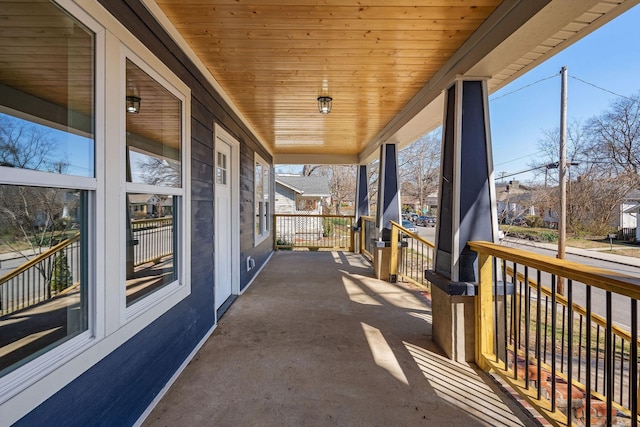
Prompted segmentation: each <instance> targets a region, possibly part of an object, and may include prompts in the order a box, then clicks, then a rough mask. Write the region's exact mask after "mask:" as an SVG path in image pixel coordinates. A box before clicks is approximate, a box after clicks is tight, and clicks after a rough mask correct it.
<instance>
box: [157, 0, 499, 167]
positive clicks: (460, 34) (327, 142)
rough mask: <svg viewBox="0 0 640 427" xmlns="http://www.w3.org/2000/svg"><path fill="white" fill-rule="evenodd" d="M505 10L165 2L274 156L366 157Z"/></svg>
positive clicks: (493, 0) (463, 1) (468, 2)
mask: <svg viewBox="0 0 640 427" xmlns="http://www.w3.org/2000/svg"><path fill="white" fill-rule="evenodd" d="M499 3H500V1H499V0H455V1H454V0H369V1H362V0H298V1H287V0H157V4H158V6H159V7H160V8H161V9H162V11H163V13H164V14H165V15H166V16H167V18H168V19H169V20H170V21H171V23H172V25H173V26H174V27H175V28H176V29H177V30H178V31H179V32H180V34H181V36H182V37H183V38H184V39H185V41H186V42H187V43H188V44H189V45H190V47H191V49H193V51H194V52H195V54H196V55H197V56H198V57H199V58H200V60H201V61H202V62H203V63H204V64H205V66H206V67H207V68H208V69H209V71H210V72H211V74H212V75H213V77H214V78H215V79H216V81H217V82H218V83H219V84H220V86H221V87H222V88H223V89H224V91H225V92H226V93H227V95H228V96H229V97H230V98H231V101H232V102H233V103H234V105H235V106H236V108H238V110H239V111H240V113H241V114H242V115H243V116H244V117H245V118H246V119H247V120H248V121H249V122H250V124H251V126H252V127H253V129H255V131H256V132H257V133H258V134H259V135H258V136H259V137H260V138H261V139H262V140H263V141H264V142H265V143H267V144H268V145H270V149H271V151H272V152H273V153H274V154H327V153H330V154H339V155H357V154H359V153H361V152H362V150H363V149H364V148H365V146H366V145H367V144H368V143H369V142H370V141H372V139H374V138H375V137H376V135H377V134H378V133H379V132H380V131H381V130H382V129H383V128H384V126H385V125H387V124H388V123H389V121H390V120H391V119H392V118H393V117H395V116H396V115H397V114H398V113H399V112H400V111H401V109H402V108H403V107H404V106H405V105H406V104H407V102H408V101H409V100H410V99H411V98H412V97H413V96H414V95H416V93H417V92H418V91H419V90H420V89H421V88H422V87H423V86H424V85H425V84H426V83H427V82H428V81H429V79H430V78H431V77H432V76H433V75H434V74H435V73H436V72H437V71H438V70H439V69H440V68H441V67H442V65H443V64H444V63H445V62H446V61H447V60H448V59H449V58H450V57H451V55H452V54H453V53H454V52H455V51H456V50H457V49H458V48H459V47H460V46H461V45H462V43H463V42H464V41H465V40H466V39H467V38H468V37H469V36H470V35H471V34H472V33H473V32H474V31H475V30H476V29H477V28H478V26H479V25H480V24H482V23H483V22H484V21H485V19H486V18H487V17H488V16H489V15H490V14H491V13H492V12H493V10H494V9H495V8H496V6H498V4H499ZM324 91H327V92H328V94H330V96H331V97H332V98H333V109H332V111H331V113H330V114H328V115H321V114H320V113H318V108H317V101H316V98H317V97H318V95H319V94H321V93H323V92H324Z"/></svg>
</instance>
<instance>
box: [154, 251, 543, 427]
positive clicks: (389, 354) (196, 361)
mask: <svg viewBox="0 0 640 427" xmlns="http://www.w3.org/2000/svg"><path fill="white" fill-rule="evenodd" d="M431 320H432V319H431V304H430V299H429V297H428V294H424V293H421V292H420V291H418V290H416V289H415V288H414V289H412V288H411V287H409V286H408V285H407V284H406V283H389V282H386V281H381V280H377V279H376V278H375V277H374V273H373V267H372V266H371V264H370V263H369V261H368V260H367V259H366V258H364V257H363V256H362V255H359V254H355V253H352V252H342V251H324V252H297V251H294V252H286V251H278V252H275V253H274V254H273V256H272V257H271V260H270V261H269V262H268V263H267V265H266V266H265V267H264V269H263V270H262V271H261V272H260V274H259V275H258V276H257V278H256V279H255V281H254V283H253V284H252V286H251V287H250V288H249V290H248V291H247V292H246V293H245V294H243V295H242V296H240V297H239V298H238V299H237V301H236V302H235V303H234V304H233V305H232V306H231V307H230V308H229V310H228V311H227V313H226V314H225V315H224V317H223V318H222V319H221V320H220V321H219V323H218V327H217V329H216V330H215V331H214V333H213V335H212V336H211V337H210V338H209V339H208V340H207V341H206V343H204V345H203V346H202V347H201V348H200V350H199V351H198V353H197V354H196V355H195V357H194V358H193V360H192V361H191V363H189V365H188V366H186V368H185V369H184V371H183V372H182V374H181V375H180V376H179V377H178V378H177V379H176V381H175V382H174V383H173V385H172V386H171V387H170V389H169V390H168V392H167V393H166V394H165V395H164V397H163V398H162V400H160V402H159V403H158V405H157V406H156V407H155V409H154V410H153V411H152V412H151V413H150V414H149V416H148V417H147V418H146V421H145V423H144V425H146V426H165V425H178V424H181V425H203V424H205V423H206V424H208V425H299V426H305V425H367V426H374V425H432V426H434V425H465V426H470V425H506V426H518V425H535V424H536V422H537V421H536V420H534V419H533V418H532V417H531V415H530V414H529V413H528V412H526V411H523V409H522V408H521V407H520V406H519V404H517V403H516V401H515V400H514V399H513V398H512V397H511V396H509V395H508V394H506V393H505V392H504V391H502V390H501V389H500V387H499V386H497V384H496V383H495V382H494V380H493V379H492V378H491V377H489V376H488V375H487V374H485V373H482V372H481V371H480V370H479V369H477V368H476V367H475V366H474V365H467V364H464V363H458V362H454V361H451V360H450V359H448V358H447V357H445V356H444V354H443V353H442V351H441V350H440V349H439V348H438V346H436V345H435V344H434V343H433V342H432V337H431Z"/></svg>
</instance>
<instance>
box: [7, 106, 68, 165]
mask: <svg viewBox="0 0 640 427" xmlns="http://www.w3.org/2000/svg"><path fill="white" fill-rule="evenodd" d="M55 151H56V150H55V141H54V140H53V138H52V137H51V135H50V131H49V130H48V129H46V128H44V127H42V126H37V125H35V124H32V123H29V122H26V121H23V120H20V119H17V118H14V117H10V116H7V115H4V114H0V165H2V166H9V167H14V168H21V169H31V170H39V171H46V172H58V173H62V169H63V168H66V166H67V163H66V162H63V161H61V160H60V159H53V158H52V157H51V155H52V153H55Z"/></svg>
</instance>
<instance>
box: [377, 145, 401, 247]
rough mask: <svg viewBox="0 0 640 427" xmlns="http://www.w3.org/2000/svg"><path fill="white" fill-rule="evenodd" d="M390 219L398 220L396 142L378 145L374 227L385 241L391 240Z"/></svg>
mask: <svg viewBox="0 0 640 427" xmlns="http://www.w3.org/2000/svg"><path fill="white" fill-rule="evenodd" d="M390 221H395V222H399V221H400V192H399V186H398V152H397V146H396V144H384V145H382V146H381V147H380V173H379V176H378V204H377V206H376V227H377V228H378V230H380V239H381V240H383V241H385V242H388V241H390V240H391V223H390Z"/></svg>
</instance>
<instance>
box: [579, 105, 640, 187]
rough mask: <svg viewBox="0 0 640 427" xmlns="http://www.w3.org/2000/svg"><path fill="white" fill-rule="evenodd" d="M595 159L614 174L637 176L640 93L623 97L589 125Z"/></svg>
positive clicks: (639, 151)
mask: <svg viewBox="0 0 640 427" xmlns="http://www.w3.org/2000/svg"><path fill="white" fill-rule="evenodd" d="M585 130H586V133H587V135H588V138H589V148H590V154H591V155H592V160H594V161H598V162H599V164H601V165H603V166H604V168H605V169H609V168H610V169H611V172H612V173H611V175H612V176H613V175H627V176H634V175H635V176H637V175H638V172H639V168H640V93H639V94H636V95H634V96H632V97H631V98H619V99H618V100H616V101H614V102H613V103H612V104H611V106H610V107H609V109H608V110H607V111H605V112H604V113H603V114H601V115H599V116H596V117H593V118H591V119H590V120H589V121H588V122H587V125H586V128H585Z"/></svg>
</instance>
